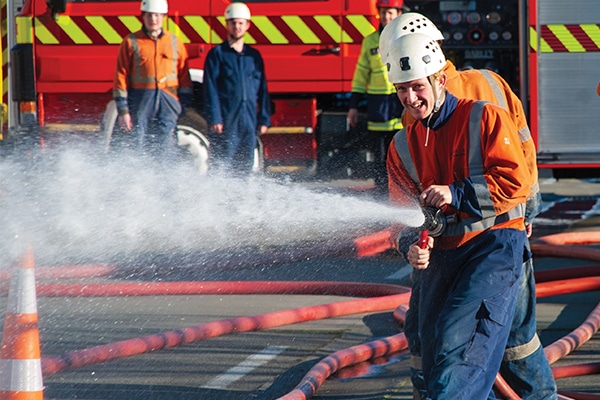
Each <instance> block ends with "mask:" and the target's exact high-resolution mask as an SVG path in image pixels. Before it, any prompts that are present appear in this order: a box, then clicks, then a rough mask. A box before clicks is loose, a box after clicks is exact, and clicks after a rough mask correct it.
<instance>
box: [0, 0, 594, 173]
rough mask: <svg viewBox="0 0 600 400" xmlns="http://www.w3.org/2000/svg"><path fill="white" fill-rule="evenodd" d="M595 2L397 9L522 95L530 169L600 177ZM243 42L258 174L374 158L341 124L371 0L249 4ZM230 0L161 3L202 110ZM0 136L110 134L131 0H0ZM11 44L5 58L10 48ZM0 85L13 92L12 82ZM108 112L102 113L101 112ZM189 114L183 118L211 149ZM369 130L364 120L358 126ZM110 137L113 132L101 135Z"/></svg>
mask: <svg viewBox="0 0 600 400" xmlns="http://www.w3.org/2000/svg"><path fill="white" fill-rule="evenodd" d="M596 1H597V0H572V1H564V0H438V1H430V0H415V1H409V0H406V2H405V3H406V5H407V6H409V7H410V8H411V9H412V10H414V11H418V12H421V13H423V14H425V15H427V16H428V17H429V18H431V19H432V20H433V21H434V22H435V23H436V24H437V25H438V27H439V28H440V30H442V32H443V33H444V36H445V38H446V40H444V43H443V48H444V50H445V52H446V53H447V56H448V57H449V58H450V59H452V60H453V61H454V62H455V64H456V65H457V67H459V68H489V69H492V70H495V71H497V72H498V73H499V74H501V75H502V76H503V77H504V78H505V79H506V80H507V81H508V82H509V83H510V84H511V86H512V87H513V89H514V90H515V92H516V93H517V94H518V95H519V96H520V98H521V99H522V101H523V105H524V107H525V109H526V112H527V114H528V118H529V121H530V128H531V131H532V135H533V137H534V140H535V143H536V146H537V150H538V164H539V167H540V168H548V169H552V170H553V171H554V173H555V175H557V176H567V175H574V176H585V175H594V174H596V173H598V172H599V171H600V139H598V127H597V123H596V122H595V118H594V117H593V116H594V115H595V113H596V112H598V111H599V110H600V97H599V96H598V95H597V94H596V86H597V84H598V81H600V72H598V68H597V66H598V65H600V8H599V7H597V4H596ZM246 3H247V4H248V5H249V6H250V9H251V10H252V27H251V29H250V30H249V32H248V33H247V36H246V43H248V44H250V45H252V46H254V47H256V48H257V49H258V50H259V51H260V52H261V53H262V55H263V58H264V60H265V67H266V73H267V80H268V88H269V92H270V94H271V97H272V113H273V115H272V123H273V126H272V127H271V128H270V129H269V132H268V133H267V134H265V135H263V136H261V140H260V146H259V151H258V154H259V157H257V158H260V161H261V164H262V167H263V168H264V170H265V171H273V172H278V171H307V172H312V173H314V172H315V171H317V167H318V170H337V171H343V172H340V173H341V174H346V175H351V174H360V171H361V170H362V169H364V168H362V167H364V166H365V165H367V164H368V162H369V159H370V156H371V155H370V154H369V151H368V149H366V147H364V146H363V145H362V143H363V142H364V141H363V140H362V139H361V138H362V137H363V135H364V134H366V129H365V126H364V125H363V126H361V127H359V128H358V129H356V128H354V129H352V128H349V127H348V124H347V121H346V113H347V109H348V98H349V92H350V88H351V80H352V77H353V73H354V68H355V65H356V60H357V57H358V54H359V51H360V45H361V43H362V40H363V38H364V37H365V36H367V35H368V34H370V33H371V32H373V31H374V30H375V29H376V28H377V27H378V19H377V18H378V17H377V10H376V9H375V8H374V3H375V2H374V1H367V0H247V1H246ZM228 4H229V1H228V0H204V1H198V2H195V1H187V0H170V1H169V15H168V18H166V23H165V25H166V26H165V28H166V29H168V30H169V31H171V32H174V33H176V34H177V35H178V36H179V37H180V38H181V39H182V41H183V42H184V43H185V45H186V47H187V50H188V53H189V55H190V67H191V74H192V79H193V80H194V84H195V87H194V92H195V94H196V96H195V97H196V103H195V106H196V107H195V108H196V109H197V110H200V109H201V108H200V104H201V85H202V68H203V63H204V59H205V56H206V54H207V52H208V51H209V50H210V48H212V47H213V46H215V45H218V44H219V43H221V42H222V41H223V40H224V39H225V36H226V30H225V21H224V18H223V12H224V10H225V8H226V7H227V5H228ZM0 6H1V7H2V14H1V15H2V25H1V28H2V46H3V52H2V57H3V60H2V61H3V69H2V74H3V79H2V88H3V100H2V103H3V110H4V112H3V113H2V117H3V121H2V122H3V124H2V126H3V131H2V133H3V139H4V141H6V140H7V139H15V140H18V138H19V137H20V135H21V134H22V133H23V132H30V131H32V130H34V131H35V132H37V133H38V134H39V137H40V138H41V139H42V140H45V141H51V140H52V139H53V138H55V137H61V138H64V137H65V136H68V135H72V134H74V133H78V134H82V133H83V135H88V136H89V137H90V138H96V139H97V138H104V137H105V136H107V133H106V131H107V126H108V127H110V119H111V118H110V112H109V111H110V107H109V106H107V105H110V100H111V93H112V81H113V74H114V68H115V65H116V55H117V49H118V45H119V44H120V42H121V40H122V38H123V37H124V36H125V35H127V34H128V33H130V32H133V31H136V30H138V29H140V27H141V25H142V22H141V18H140V12H139V1H138V0H14V1H13V2H7V0H0ZM7 48H8V49H10V52H8V51H6V50H7ZM9 83H10V84H9ZM107 116H108V117H107ZM202 122H203V120H202V118H201V115H200V116H199V118H188V119H186V120H182V121H180V129H181V130H182V132H183V133H185V134H193V135H195V137H197V138H200V140H199V141H198V142H199V143H200V145H201V146H203V145H204V146H206V147H208V146H209V140H208V139H207V137H206V132H205V131H204V130H205V124H202ZM365 125H366V124H365ZM108 136H109V135H108Z"/></svg>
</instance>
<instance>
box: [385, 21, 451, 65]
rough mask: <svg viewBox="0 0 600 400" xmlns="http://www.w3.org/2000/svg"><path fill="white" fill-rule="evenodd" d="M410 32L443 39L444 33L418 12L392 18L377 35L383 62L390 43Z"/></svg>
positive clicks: (434, 38)
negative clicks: (378, 35)
mask: <svg viewBox="0 0 600 400" xmlns="http://www.w3.org/2000/svg"><path fill="white" fill-rule="evenodd" d="M411 33H422V34H424V35H427V36H429V37H430V38H432V39H433V40H444V35H443V34H442V32H440V30H439V29H438V28H437V27H436V26H435V24H434V23H433V22H431V20H430V19H429V18H427V17H426V16H424V15H423V14H419V13H418V12H407V13H403V14H402V15H399V16H398V17H396V18H394V19H393V20H392V21H391V22H390V23H389V24H387V25H386V26H385V28H383V31H382V32H381V36H380V37H379V54H381V59H382V60H383V63H384V64H385V62H386V58H387V56H388V53H389V51H390V43H391V42H393V41H394V40H395V39H398V38H399V37H402V36H404V35H410V34H411Z"/></svg>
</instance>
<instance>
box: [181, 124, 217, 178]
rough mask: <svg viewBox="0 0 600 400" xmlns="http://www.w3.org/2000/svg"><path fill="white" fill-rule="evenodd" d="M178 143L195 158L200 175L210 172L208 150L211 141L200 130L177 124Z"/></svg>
mask: <svg viewBox="0 0 600 400" xmlns="http://www.w3.org/2000/svg"><path fill="white" fill-rule="evenodd" d="M175 133H176V136H177V145H178V146H179V147H182V148H184V149H186V150H187V151H188V152H189V154H191V155H192V157H193V159H194V164H195V165H196V168H197V169H198V172H199V173H200V175H206V173H207V172H208V151H209V148H210V143H209V141H208V139H207V138H206V136H204V135H203V134H202V133H201V132H200V131H198V130H196V129H194V128H192V127H190V126H187V125H177V128H176V130H175Z"/></svg>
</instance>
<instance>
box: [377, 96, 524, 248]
mask: <svg viewBox="0 0 600 400" xmlns="http://www.w3.org/2000/svg"><path fill="white" fill-rule="evenodd" d="M475 105H477V106H476V107H477V108H474V107H475ZM472 109H474V110H476V109H477V110H478V111H477V112H476V113H471V110H472ZM473 114H475V116H474V115H473ZM472 134H474V135H476V136H474V137H473V138H471V137H470V135H472ZM426 136H427V128H426V127H425V126H424V124H423V123H422V122H420V121H419V122H417V123H413V124H411V125H409V126H407V127H406V128H404V129H403V130H401V131H399V132H398V133H397V134H396V136H394V139H393V141H392V143H391V145H390V149H389V151H388V160H387V169H388V174H389V189H390V201H391V203H392V204H394V205H398V206H402V207H406V206H411V207H412V206H414V204H415V196H418V194H419V193H421V192H422V191H423V190H424V189H426V188H427V187H429V186H431V185H455V187H456V188H459V189H460V188H461V187H463V186H464V184H465V182H466V179H469V180H470V182H471V183H472V184H473V186H474V190H473V192H472V193H467V192H466V191H465V192H464V193H462V195H463V196H464V197H463V198H462V199H453V204H452V205H453V207H449V208H448V209H447V210H446V211H445V213H446V214H456V215H457V216H458V221H459V222H458V224H457V225H456V226H454V227H452V226H448V228H447V229H446V231H445V233H444V234H443V235H442V237H440V238H438V239H437V241H436V243H438V245H439V246H441V247H442V248H451V247H456V246H460V245H462V244H464V243H466V242H467V241H468V240H469V239H471V238H473V237H475V236H476V235H478V234H480V233H481V232H483V231H484V230H485V229H499V228H514V229H519V230H523V229H524V228H525V225H524V218H523V215H524V208H525V200H526V198H527V196H528V194H529V191H530V185H529V182H530V181H531V177H530V173H529V170H528V168H527V166H526V164H525V160H524V155H523V151H522V148H521V141H520V138H519V136H518V134H517V129H516V127H515V124H514V122H513V119H512V118H511V116H510V115H509V114H508V112H507V111H506V110H504V109H502V108H500V107H498V106H496V105H493V104H491V103H486V102H477V101H474V100H468V99H458V101H457V105H456V108H455V110H454V111H453V113H452V115H451V116H450V117H449V118H448V119H447V120H446V121H445V123H443V124H442V125H441V126H440V127H439V128H438V129H432V128H430V131H429V139H428V143H427V146H425V140H426ZM405 150H406V151H405ZM400 153H402V154H404V157H410V158H409V162H406V163H405V162H404V161H403V160H406V158H404V159H403V158H402V155H401V154H400ZM415 175H416V176H415ZM415 177H416V178H418V182H415V180H414V178H415ZM455 202H458V204H455ZM467 203H468V204H470V206H471V207H473V205H476V206H477V207H479V208H478V212H480V214H481V217H480V216H476V215H470V214H468V213H466V212H465V211H464V209H462V210H461V205H465V204H467ZM465 208H467V207H465ZM482 222H483V225H485V226H484V227H482Z"/></svg>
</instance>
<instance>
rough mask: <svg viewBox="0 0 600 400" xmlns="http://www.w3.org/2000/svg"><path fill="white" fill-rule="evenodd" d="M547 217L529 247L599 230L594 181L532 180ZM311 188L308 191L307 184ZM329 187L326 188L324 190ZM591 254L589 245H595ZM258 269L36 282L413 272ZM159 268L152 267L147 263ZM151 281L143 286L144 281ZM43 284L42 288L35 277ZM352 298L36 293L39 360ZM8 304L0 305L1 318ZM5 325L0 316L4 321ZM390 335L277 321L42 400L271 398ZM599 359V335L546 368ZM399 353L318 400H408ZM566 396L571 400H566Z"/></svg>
mask: <svg viewBox="0 0 600 400" xmlns="http://www.w3.org/2000/svg"><path fill="white" fill-rule="evenodd" d="M540 183H541V190H542V193H543V200H544V211H543V213H542V214H541V215H540V217H539V218H538V220H536V222H535V229H534V238H539V237H542V236H546V235H551V234H555V233H561V232H580V231H588V232H596V231H600V204H599V201H598V198H599V196H600V181H594V180H583V181H580V180H560V181H555V180H553V179H551V178H549V177H542V179H541V180H540ZM307 185H308V184H307ZM369 185H370V182H368V181H336V182H321V183H319V185H314V187H319V188H320V189H322V190H334V191H339V192H344V193H354V194H355V195H358V196H370V192H369V189H370V186H369ZM328 188H330V189H328ZM593 247H594V248H598V246H593ZM267 259H268V254H266V255H263V261H261V262H255V263H253V265H250V266H243V265H242V266H240V265H232V266H229V267H226V268H219V267H218V266H215V265H206V263H203V264H202V266H201V267H196V268H194V267H193V261H190V259H189V258H186V259H185V262H186V268H181V269H179V270H177V266H178V264H177V259H176V258H171V259H169V260H168V262H169V265H167V266H165V268H163V269H157V268H154V269H153V270H152V273H151V274H150V275H146V276H144V277H143V278H142V279H139V277H138V278H136V276H133V275H132V276H126V275H122V274H121V275H119V276H118V277H115V276H112V277H111V276H106V277H83V278H72V279H65V278H60V279H54V280H50V281H46V282H43V283H83V284H88V285H89V284H93V283H108V284H109V286H110V285H117V286H118V285H120V284H122V283H131V282H141V284H143V283H145V282H148V281H149V280H152V281H154V282H167V281H185V282H191V281H195V282H203V281H205V282H208V281H228V282H235V281H256V282H259V281H260V282H265V281H272V282H275V281H292V282H293V281H318V282H356V283H366V282H371V283H382V284H392V285H404V286H406V285H408V273H409V271H410V267H408V266H405V265H403V264H402V263H400V262H399V261H398V259H397V257H395V255H393V254H388V253H386V254H383V255H381V256H379V257H374V258H363V259H356V258H353V257H347V256H340V255H338V256H336V257H318V256H316V257H310V256H306V255H303V256H302V257H298V258H296V259H294V258H293V257H290V258H289V260H288V261H282V260H281V259H278V260H277V261H276V262H272V263H269V262H265V261H264V260H267ZM596 264H597V263H596V262H594V261H588V260H578V259H571V258H568V259H562V258H560V259H559V258H549V257H536V259H535V269H536V271H545V270H551V269H560V268H569V267H576V266H583V265H596ZM153 267H156V265H153ZM149 276H151V279H150V278H149ZM38 284H40V279H38ZM354 299H355V298H354V297H349V296H344V295H341V296H340V295H332V294H320V295H314V294H311V295H307V294H284V293H281V294H251V295H241V294H234V295H231V294H210V295H209V294H182V295H176V296H175V295H169V296H133V295H129V296H126V295H124V296H106V297H94V296H91V297H61V296H57V297H49V296H43V295H38V307H39V316H40V336H41V342H42V345H41V346H42V357H56V356H57V355H64V354H65V353H66V352H70V351H74V350H78V349H86V348H90V347H94V346H104V345H108V344H111V343H114V342H117V341H127V340H130V339H131V338H138V337H149V336H152V335H156V334H159V335H160V334H161V333H164V332H171V331H172V330H183V329H185V328H187V327H193V326H199V325H202V324H206V323H209V322H213V321H221V320H229V321H230V320H232V319H235V318H238V317H240V316H258V315H264V314H267V313H273V312H276V311H285V310H290V309H297V308H300V307H311V306H318V305H323V304H326V305H327V304H332V303H337V302H341V301H345V300H354ZM599 301H600V295H599V294H598V291H594V292H584V293H576V294H566V295H560V296H551V297H546V298H543V299H539V301H538V310H537V313H538V329H539V335H540V338H541V340H542V343H543V344H544V345H545V346H547V345H549V344H550V343H553V342H554V341H556V340H559V339H560V338H562V337H563V336H565V335H567V334H569V333H570V332H571V331H572V330H573V329H575V328H577V327H578V326H579V325H580V324H582V323H583V321H584V320H585V318H586V317H587V316H588V315H589V314H590V313H591V312H592V311H593V310H594V308H595V307H597V306H598V303H599ZM5 308H6V298H5V296H3V297H2V298H0V310H2V312H3V310H5ZM1 316H2V318H3V317H4V314H3V313H2V315H1ZM398 332H399V326H398V324H397V322H396V321H395V319H394V318H393V316H392V313H391V312H390V311H379V312H368V313H362V314H356V315H346V316H340V317H336V318H327V319H323V320H309V321H306V322H301V323H296V324H288V325H286V324H284V325H282V326H277V327H272V328H268V329H260V328H259V329H257V330H256V331H253V332H235V333H232V334H224V335H222V336H216V337H213V338H210V339H206V340H198V341H194V342H192V343H187V344H184V345H181V346H173V347H170V348H165V349H161V350H156V351H148V352H144V353H143V354H139V355H135V356H131V357H125V358H117V359H115V360H111V361H105V362H99V363H91V364H90V365H86V366H82V367H79V368H74V369H66V370H63V371H59V372H56V373H53V374H48V375H47V376H45V377H44V385H45V391H44V394H45V398H46V400H50V399H75V398H77V399H132V400H137V399H139V400H142V399H144V400H146V399H169V400H170V399H173V400H180V399H181V400H183V399H203V400H212V399H215V400H216V399H219V400H222V399H225V400H228V399H231V400H234V399H235V400H237V399H240V400H241V399H244V400H247V399H265V400H270V399H276V398H279V397H280V396H283V395H285V394H286V393H289V392H290V391H291V390H292V389H293V388H294V387H295V386H296V385H297V384H298V383H299V382H300V381H301V380H302V378H303V377H304V376H305V375H306V374H307V373H308V372H309V371H310V370H311V368H313V367H314V366H315V365H316V364H317V363H318V362H319V361H320V360H322V359H323V358H325V357H327V356H329V355H331V354H333V353H335V352H337V351H341V350H344V349H347V348H349V347H351V346H357V345H361V344H363V343H366V342H370V341H373V340H379V339H382V338H386V337H389V336H392V335H395V334H397V333H398ZM599 362H600V337H599V336H598V334H597V333H596V334H595V335H594V336H593V337H592V339H591V340H589V341H587V342H585V343H583V344H582V345H581V346H580V347H579V348H577V349H576V350H575V351H573V352H572V353H571V354H569V355H568V356H566V357H564V358H563V359H561V360H559V361H557V362H556V363H555V364H554V365H553V366H566V365H579V364H589V363H599ZM408 367H409V360H408V357H407V355H406V354H405V353H403V352H399V353H397V354H389V355H386V356H384V357H379V358H376V359H374V360H370V361H369V362H365V363H359V364H357V365H354V366H352V367H349V368H344V369H341V370H339V371H338V372H337V373H336V374H335V375H334V376H332V377H331V378H329V379H328V380H326V381H325V382H324V383H323V384H322V385H321V386H320V387H319V388H318V390H317V391H316V394H315V395H314V396H313V398H314V399H319V400H354V399H356V400H370V399H373V400H375V399H379V400H381V399H396V400H399V399H400V400H405V399H406V400H408V399H412V387H411V384H410V379H409V376H408V370H409V368H408ZM598 382H599V379H598V375H597V373H596V374H594V375H585V376H576V377H568V378H561V379H559V380H557V383H558V387H559V390H560V391H561V392H568V393H572V392H583V393H593V394H596V395H598V396H600V384H598ZM572 398H577V397H575V396H573V397H572Z"/></svg>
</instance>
